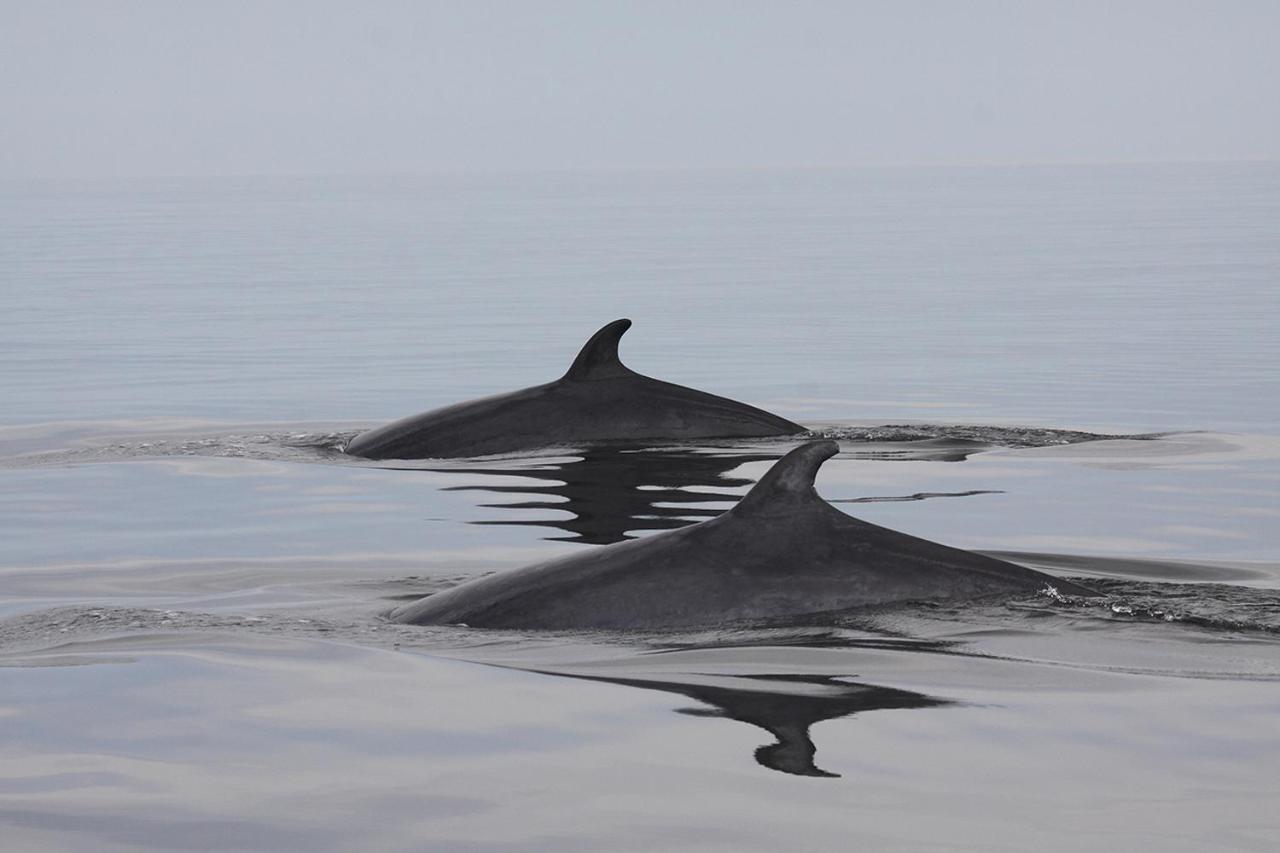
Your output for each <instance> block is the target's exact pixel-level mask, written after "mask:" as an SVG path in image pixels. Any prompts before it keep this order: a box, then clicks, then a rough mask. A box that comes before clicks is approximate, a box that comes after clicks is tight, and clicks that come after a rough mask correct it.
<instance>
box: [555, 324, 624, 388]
mask: <svg viewBox="0 0 1280 853" xmlns="http://www.w3.org/2000/svg"><path fill="white" fill-rule="evenodd" d="M630 328H631V321H630V320H627V319H625V318H624V319H622V320H614V321H613V322H612V323H610V324H608V325H607V326H605V327H604V328H602V329H601V330H600V331H598V332H596V333H595V334H594V335H592V336H591V339H590V340H588V341H587V342H586V343H585V344H583V345H582V350H581V351H580V352H579V353H578V357H577V358H575V359H574V360H573V365H572V366H570V368H569V372H568V373H566V374H565V375H564V378H565V379H582V380H591V379H609V378H611V377H614V376H626V375H627V374H629V373H631V371H630V370H629V369H628V368H627V366H626V365H625V364H623V363H622V361H621V360H620V359H619V358H618V341H619V340H621V339H622V336H623V335H624V334H626V331H627V329H630Z"/></svg>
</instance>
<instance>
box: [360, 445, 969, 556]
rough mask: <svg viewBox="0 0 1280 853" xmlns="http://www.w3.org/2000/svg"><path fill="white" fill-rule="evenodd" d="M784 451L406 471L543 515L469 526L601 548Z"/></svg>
mask: <svg viewBox="0 0 1280 853" xmlns="http://www.w3.org/2000/svg"><path fill="white" fill-rule="evenodd" d="M788 449H789V447H788V446H783V447H780V448H778V449H777V450H776V451H775V450H773V449H772V448H770V450H769V451H765V450H763V449H760V448H753V449H752V450H750V451H744V450H736V449H725V450H721V451H718V452H715V453H708V452H706V451H703V450H694V449H687V448H633V447H597V448H593V449H590V450H585V451H582V452H580V453H579V454H577V455H575V456H574V457H573V458H571V459H569V460H567V461H562V460H560V459H554V460H547V459H539V460H511V462H510V464H506V465H504V466H503V467H494V466H489V467H479V466H471V465H468V466H467V467H466V468H460V467H457V466H453V467H448V468H421V467H415V468H413V469H409V470H428V471H436V472H446V473H450V474H458V473H465V474H466V475H467V476H472V475H475V476H476V477H477V479H478V480H481V482H476V483H474V484H468V485H461V486H447V487H445V491H459V492H470V491H475V492H488V493H492V494H496V495H502V496H504V497H509V496H512V497H514V496H523V497H525V499H524V500H511V501H508V502H503V503H483V504H479V506H480V507H482V508H485V509H495V510H552V511H553V512H552V513H550V514H549V515H548V516H547V517H544V518H532V519H531V518H503V517H498V518H487V519H481V520H478V521H472V522H471V523H472V524H480V525H486V524H496V525H516V526H531V527H549V528H554V529H557V530H562V531H564V532H566V533H568V534H569V535H568V536H548V537H545V538H547V539H549V540H552V541H565V542H581V543H583V544H590V545H608V544H611V543H614V542H621V541H622V540H624V539H632V538H635V537H634V536H633V535H631V534H634V533H635V532H637V531H647V530H671V529H674V528H677V527H684V526H686V525H689V524H693V523H695V522H698V521H702V520H704V519H707V518H713V517H715V516H717V515H720V514H721V513H723V512H724V511H725V510H726V509H727V508H728V505H731V504H734V503H737V502H738V500H739V499H740V498H741V497H742V494H741V492H745V490H746V489H747V487H749V486H751V485H753V484H754V482H755V481H754V480H753V479H750V478H747V477H740V476H731V473H732V472H733V471H734V470H735V469H737V468H739V467H741V466H743V465H746V464H748V463H752V462H770V463H771V462H774V461H776V460H777V459H778V458H780V457H781V456H782V454H783V453H784V452H786V450H788ZM986 449H989V446H988V445H985V444H979V443H977V442H970V441H952V440H946V439H926V440H922V441H911V442H898V443H896V445H895V446H884V445H867V446H863V447H856V446H855V447H853V448H849V447H846V448H844V449H843V450H842V455H843V456H845V457H848V458H856V459H879V460H885V459H889V460H911V461H921V460H928V461H937V462H960V461H963V460H964V459H966V458H968V456H970V455H972V454H973V453H977V452H980V451H982V450H986ZM383 467H387V466H383ZM513 477H514V478H519V479H523V480H527V481H531V482H529V483H527V484H519V485H513V484H510V483H508V482H506V480H508V479H510V478H513ZM486 478H493V479H497V478H501V479H502V482H495V483H492V484H490V483H485V482H483V480H484V479H486ZM711 489H716V490H730V489H736V490H741V491H740V492H732V491H710V490H711ZM969 494H981V492H964V493H955V495H954V496H964V495H969ZM944 496H952V494H951V493H946V494H943V493H929V494H916V495H905V496H889V497H871V498H859V499H856V500H857V502H872V501H903V500H923V499H925V498H930V497H944ZM708 504H716V506H708ZM565 514H567V515H565Z"/></svg>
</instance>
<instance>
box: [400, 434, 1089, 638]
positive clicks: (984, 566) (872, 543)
mask: <svg viewBox="0 0 1280 853" xmlns="http://www.w3.org/2000/svg"><path fill="white" fill-rule="evenodd" d="M837 450H838V445H836V443H835V442H830V441H820V442H810V443H808V444H805V445H802V446H801V447H799V448H797V449H795V450H793V451H791V453H789V454H788V455H787V456H785V457H784V458H783V459H782V460H780V461H779V462H778V463H777V464H775V465H774V467H773V468H772V469H770V471H769V472H768V473H767V474H766V475H765V477H764V478H762V479H761V481H760V482H759V483H757V484H756V486H755V488H753V489H752V490H751V492H750V493H749V494H748V495H747V496H746V497H745V498H744V499H743V500H742V501H741V502H740V503H739V504H738V505H737V506H736V507H734V508H733V509H731V510H729V511H728V512H726V513H724V514H723V515H720V516H718V517H716V518H714V519H712V520H710V521H706V522H703V523H701V524H696V525H692V526H690V527H685V528H681V529H679V530H674V531H669V532H666V533H660V534H656V535H653V536H649V537H647V538H645V539H639V540H634V541H631V542H624V543H619V544H615V545H610V546H607V547H603V548H598V549H595V550H593V551H590V552H586V553H579V554H574V555H571V556H568V557H562V558H559V559H556V560H551V561H548V562H545V563H540V564H537V565H533V566H529V567H526V568H523V569H518V570H516V571H514V572H508V573H505V574H501V575H494V576H491V577H488V578H484V579H482V580H479V581H473V582H471V583H467V584H463V585H461V586H459V587H455V588H454V589H451V590H447V591H445V592H442V593H438V594H436V595H434V596H431V597H428V598H426V599H423V600H421V601H419V602H416V603H414V604H410V605H407V606H405V607H402V608H400V609H398V610H397V611H395V612H393V614H392V618H394V619H396V620H397V621H402V622H412V623H416V624H440V623H458V622H463V623H466V624H468V625H473V626H477V627H499V628H559V629H565V628H569V629H572V628H607V629H637V628H661V627H681V626H696V625H707V624H715V623H721V622H729V621H738V620H749V619H776V618H780V617H788V616H802V615H806V614H815V613H825V612H832V611H838V610H845V609H848V608H851V607H861V606H867V605H875V604H885V603H892V602H900V601H907V600H925V599H947V598H972V597H977V596H982V595H989V594H994V593H1002V592H1014V591H1024V592H1033V591H1035V590H1037V589H1041V588H1043V587H1045V586H1046V585H1054V586H1056V587H1058V588H1059V589H1062V590H1063V591H1067V592H1073V593H1076V594H1084V595H1087V594H1090V591H1089V590H1087V589H1084V588H1082V587H1078V586H1075V585H1074V584H1070V583H1066V582H1063V581H1059V580H1057V579H1055V578H1053V577H1051V576H1049V575H1046V574H1043V573H1041V572H1036V571H1033V570H1031V569H1027V568H1024V567H1022V566H1018V565H1014V564H1012V563H1006V562H1003V561H1001V560H996V559H994V558H991V557H986V556H983V555H980V554H973V553H970V552H968V551H962V550H959V549H956V548H950V547H948V546H946V545H940V544H938V543H936V542H930V541H928V540H924V539H919V538H917V537H914V536H908V535H906V534H903V533H898V532H896V531H893V530H889V529H888V528H884V527H879V526H877V525H874V524H868V523H867V522H864V521H861V520H859V519H856V518H853V517H851V516H848V515H845V514H844V513H843V512H841V511H840V510H838V509H836V508H835V507H833V506H831V505H830V504H828V503H827V502H826V501H824V500H822V498H821V497H820V496H819V495H818V494H817V492H816V490H814V488H813V478H814V475H815V474H816V472H817V469H818V467H819V466H820V465H821V464H822V462H824V461H825V460H826V459H828V458H830V457H831V456H832V455H834V454H835V452H836V451H837Z"/></svg>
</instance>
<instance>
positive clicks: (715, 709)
mask: <svg viewBox="0 0 1280 853" xmlns="http://www.w3.org/2000/svg"><path fill="white" fill-rule="evenodd" d="M543 672H547V673H548V674H551V675H560V676H565V677H568V678H580V679H584V680H587V681H603V682H607V683H610V684H620V685H625V686H628V687H640V688H643V689H646V690H661V691H664V692H667V693H677V694H679V695H681V696H686V697H688V698H690V699H693V700H694V701H696V702H700V703H702V707H696V708H679V709H677V710H676V713H679V714H688V715H690V716H695V717H721V718H724V719H729V720H737V721H739V722H742V723H748V724H750V725H753V726H757V727H759V728H762V729H764V730H765V731H767V732H768V733H769V734H771V735H773V737H774V738H775V741H774V743H770V744H765V745H763V746H760V747H758V748H757V749H756V751H755V760H756V762H757V763H758V764H760V765H761V766H762V767H767V768H769V769H770V770H777V771H778V772H780V773H790V774H792V775H794V776H822V777H830V778H836V777H839V776H840V774H839V773H832V772H829V771H827V770H823V769H821V768H820V767H818V766H817V764H815V763H814V756H815V755H816V754H817V751H818V748H817V746H816V745H815V744H814V742H813V738H812V736H811V735H810V733H809V729H810V727H811V726H813V725H814V724H815V723H820V722H822V721H823V720H833V719H836V718H837V717H848V716H852V715H853V714H860V713H863V712H864V711H878V710H885V709H891V708H898V709H906V708H937V707H943V706H946V705H954V704H956V703H955V702H954V701H952V700H949V699H940V698H937V697H934V696H926V695H925V694H923V693H914V692H912V691H910V690H899V689H897V688H895V687H881V686H879V685H875V684H865V683H861V682H854V681H847V680H844V679H843V678H841V677H838V676H830V675H748V676H741V675H739V676H691V677H690V679H689V680H688V681H676V680H664V679H661V678H647V677H619V676H612V675H610V676H603V675H597V674H583V673H574V672H565V671H554V670H553V671H546V670H543Z"/></svg>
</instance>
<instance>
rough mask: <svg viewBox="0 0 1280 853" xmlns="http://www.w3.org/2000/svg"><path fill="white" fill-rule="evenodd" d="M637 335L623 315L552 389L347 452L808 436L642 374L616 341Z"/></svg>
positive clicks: (500, 400)
mask: <svg viewBox="0 0 1280 853" xmlns="http://www.w3.org/2000/svg"><path fill="white" fill-rule="evenodd" d="M629 328H631V321H630V320H628V319H625V318H624V319H621V320H614V321H613V322H612V323H609V324H608V325H606V326H604V327H603V328H602V329H600V330H599V331H598V332H596V333H595V334H594V335H592V336H591V338H590V339H589V340H588V341H587V342H586V344H584V345H583V347H582V350H581V351H580V352H579V353H578V357H577V358H576V359H574V361H573V364H572V365H570V367H569V370H568V371H567V372H566V373H565V374H564V376H562V377H560V378H559V379H557V380H555V381H554V382H548V383H546V384H543V385H535V386H533V387H532V388H524V389H522V390H519V391H512V392H510V393H506V394H498V395H495V396H492V397H484V398H481V399H478V400H470V401H467V402H464V403H457V404H455V405H452V406H446V407H444V408H441V409H435V410H433V411H430V412H425V413H423V414H420V415H413V416H410V417H407V418H402V419H400V420H398V421H395V422H393V423H390V424H387V425H385V426H382V427H378V428H376V429H371V430H368V431H366V432H362V433H360V434H358V435H356V436H355V437H354V438H352V439H351V441H349V442H348V443H347V445H346V447H345V448H344V449H343V450H344V452H345V453H347V454H349V455H351V456H359V457H363V458H366V459H445V458H459V457H470V456H488V455H494V454H504V453H518V452H522V451H529V450H537V449H539V448H544V447H550V446H556V445H583V444H588V445H591V444H598V443H607V442H637V441H641V442H644V441H650V442H651V441H684V440H695V439H714V438H757V437H768V436H780V435H794V434H796V433H801V432H804V429H805V428H804V427H803V426H801V425H800V424H797V423H793V422H792V421H789V420H787V419H786V418H782V417H779V416H777V415H774V414H771V413H769V412H766V411H764V410H763V409H757V408H756V407H755V406H749V405H747V404H746V403H739V402H737V401H736V400H730V399H728V398H726V397H717V396H716V395H714V394H708V393H706V392H704V391H697V390H695V389H693V388H686V387H684V386H682V385H675V384H672V383H670V382H663V381H662V380H660V379H653V378H650V377H648V376H644V375H642V374H639V373H636V372H635V371H633V370H631V369H630V368H628V367H627V366H626V365H624V364H623V363H622V361H621V359H620V358H619V357H618V341H619V340H620V339H621V338H622V336H623V334H625V333H626V331H627V329H629Z"/></svg>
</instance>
